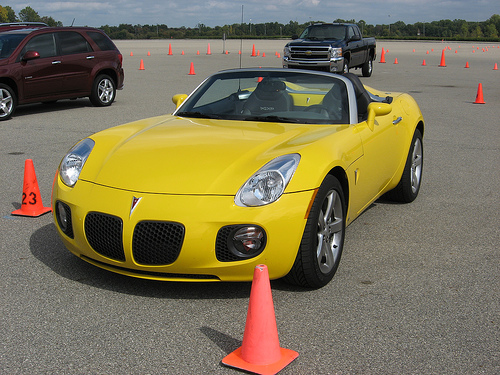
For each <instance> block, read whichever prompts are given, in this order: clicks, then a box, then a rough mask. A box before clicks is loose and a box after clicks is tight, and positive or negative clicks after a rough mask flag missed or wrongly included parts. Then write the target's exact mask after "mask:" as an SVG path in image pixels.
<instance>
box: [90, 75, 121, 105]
mask: <svg viewBox="0 0 500 375" xmlns="http://www.w3.org/2000/svg"><path fill="white" fill-rule="evenodd" d="M115 96H116V84H115V81H113V79H112V78H111V77H110V76H108V75H107V74H101V75H99V76H97V78H96V79H95V80H94V84H93V85H92V92H91V94H90V102H91V103H92V104H93V105H95V106H96V107H107V106H109V105H111V104H112V103H113V102H114V100H115Z"/></svg>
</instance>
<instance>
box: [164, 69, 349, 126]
mask: <svg viewBox="0 0 500 375" xmlns="http://www.w3.org/2000/svg"><path fill="white" fill-rule="evenodd" d="M278 77H288V78H290V79H292V80H293V79H295V80H298V82H300V79H302V80H303V81H302V83H304V82H305V83H309V82H308V77H310V78H311V80H310V81H311V82H313V81H316V82H323V81H324V82H326V84H325V87H326V85H327V84H328V83H331V84H332V85H333V84H334V82H335V83H338V85H339V86H342V85H341V82H342V83H343V85H344V86H342V87H345V90H344V91H345V92H344V94H343V95H346V96H347V97H346V98H345V99H343V100H344V101H345V103H344V105H343V107H344V111H342V113H343V115H342V117H341V118H340V117H337V118H332V117H328V118H325V117H324V116H323V117H320V116H316V115H312V114H308V116H305V115H304V113H301V111H300V107H302V106H300V107H299V109H296V106H295V105H294V106H293V110H292V111H288V112H283V111H276V112H270V113H268V114H262V115H259V116H255V115H253V114H243V112H241V113H242V114H241V115H236V114H235V113H232V114H231V115H230V116H224V115H222V116H221V113H220V112H217V111H215V112H214V111H210V110H206V111H204V110H203V109H202V110H200V109H199V108H201V107H202V106H199V105H197V103H198V102H199V100H200V98H201V97H202V96H203V95H204V94H205V93H206V92H207V90H208V89H209V88H210V87H211V86H212V85H213V83H214V82H216V81H217V80H224V79H234V80H242V79H254V80H256V79H261V80H265V79H269V80H272V79H276V78H278ZM305 83H304V84H305ZM241 89H242V91H240V92H235V93H234V95H237V96H238V98H236V99H237V100H245V99H247V98H248V96H250V95H251V94H252V92H251V91H246V90H243V89H245V87H241ZM286 90H287V92H290V93H291V94H296V95H307V94H308V92H305V93H302V92H300V91H298V92H295V91H294V90H293V89H290V88H289V87H287V88H286ZM323 92H324V93H325V94H326V93H327V91H323ZM229 94H230V93H229V92H228V95H229ZM311 94H318V92H316V93H314V92H313V93H311ZM325 94H323V96H324V95H325ZM320 95H321V94H320ZM355 98H356V96H355V94H354V88H353V85H352V82H351V81H350V80H349V79H347V78H346V77H343V76H342V75H338V74H332V73H327V72H316V71H308V70H299V69H279V68H264V69H262V68H258V69H257V68H243V69H230V70H223V71H220V72H218V73H216V74H213V75H212V76H210V77H208V78H206V79H205V80H204V81H203V82H202V83H201V84H200V85H199V86H198V87H197V88H196V89H195V90H194V91H193V92H192V93H191V94H190V95H189V96H188V97H187V98H186V99H185V100H184V101H183V103H182V104H181V105H180V106H179V107H178V108H177V109H176V110H175V111H174V112H173V115H174V116H179V117H187V118H206V119H217V120H232V121H263V122H264V121H268V122H277V123H301V124H323V125H324V124H344V125H345V124H356V123H357V122H358V121H357V119H358V118H357V105H356V99H355ZM228 99H229V96H227V97H225V98H224V100H226V103H222V102H221V103H220V105H221V106H223V105H225V104H228V103H229V102H227V100H228ZM213 103H215V104H216V102H213ZM312 106H314V105H312ZM315 109H316V108H315ZM303 112H306V111H303ZM311 112H312V111H311ZM238 113H239V112H238ZM290 115H292V116H290ZM339 116H340V115H339Z"/></svg>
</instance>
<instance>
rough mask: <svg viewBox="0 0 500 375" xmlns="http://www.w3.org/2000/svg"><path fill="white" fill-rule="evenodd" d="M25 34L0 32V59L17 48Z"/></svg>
mask: <svg viewBox="0 0 500 375" xmlns="http://www.w3.org/2000/svg"><path fill="white" fill-rule="evenodd" d="M25 37H26V34H25V33H23V34H10V33H8V34H7V33H6V34H3V35H2V34H0V59H6V58H7V57H9V56H10V55H11V54H12V52H14V50H15V49H16V48H17V46H18V45H19V43H21V41H22V40H23V39H24V38H25Z"/></svg>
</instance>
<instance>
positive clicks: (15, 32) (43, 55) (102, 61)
mask: <svg viewBox="0 0 500 375" xmlns="http://www.w3.org/2000/svg"><path fill="white" fill-rule="evenodd" d="M122 61H123V57H122V55H121V54H120V51H118V49H117V48H116V46H115V45H114V43H113V42H112V41H111V40H110V39H109V38H108V36H107V35H106V34H105V33H104V32H102V31H100V30H97V29H93V28H87V27H55V28H52V27H44V26H33V25H24V26H22V25H15V26H10V27H7V26H2V27H0V120H6V119H8V118H10V117H11V116H12V114H13V113H14V111H15V109H16V107H17V106H18V105H19V104H26V103H34V102H53V101H56V100H59V99H73V98H80V97H87V96H88V97H89V98H90V101H91V102H92V104H93V105H95V106H108V105H111V103H113V101H114V99H115V95H116V90H117V89H118V90H120V89H122V88H123V78H124V74H123V67H122Z"/></svg>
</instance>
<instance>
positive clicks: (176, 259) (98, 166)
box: [52, 69, 424, 288]
mask: <svg viewBox="0 0 500 375" xmlns="http://www.w3.org/2000/svg"><path fill="white" fill-rule="evenodd" d="M173 101H174V103H175V104H176V105H177V108H176V110H175V111H174V113H173V114H171V115H164V116H160V117H154V118H149V119H145V120H141V121H136V122H132V123H130V124H126V125H122V126H118V127H114V128H110V129H107V130H104V131H101V132H99V133H96V134H94V135H92V136H90V137H88V138H85V139H83V140H82V141H80V142H79V143H77V144H76V145H75V146H74V147H73V148H72V149H71V150H70V151H69V152H68V154H67V155H66V156H65V157H64V159H63V160H62V161H61V164H60V166H59V170H58V173H57V176H56V179H55V181H54V188H53V195H52V196H53V198H52V207H53V212H54V219H55V223H56V227H57V230H58V232H59V234H60V236H61V238H62V240H63V242H64V244H65V245H66V247H67V248H68V249H69V250H70V251H71V252H72V253H74V254H75V255H77V256H78V257H80V258H81V259H83V260H85V261H87V262H89V263H92V264H94V265H96V266H98V267H101V268H104V269H106V270H109V271H113V272H117V273H120V274H124V275H129V276H134V277H140V278H146V279H154V280H176V281H179V280H182V281H249V280H251V279H252V276H253V270H254V268H255V266H256V265H257V264H266V265H267V266H268V269H269V275H270V277H271V278H272V279H276V278H282V277H283V278H285V280H287V281H289V282H291V283H295V284H299V285H303V286H306V287H312V288H318V287H322V286H324V285H325V284H327V283H328V282H329V281H330V280H331V279H332V277H333V275H334V274H335V272H336V270H337V267H338V265H339V261H340V257H341V254H342V249H343V244H344V233H345V227H346V225H348V224H349V223H350V222H352V221H353V220H354V219H355V218H356V217H357V216H358V215H360V214H361V213H362V212H363V210H364V209H366V208H367V207H368V206H369V205H370V204H371V203H372V202H373V201H374V200H376V199H377V198H379V197H380V196H382V195H383V194H387V196H388V197H390V198H393V199H395V200H398V201H402V202H411V201H413V200H414V199H415V198H416V197H417V194H418V192H419V188H420V184H421V181H422V166H423V144H422V137H423V133H424V120H423V117H422V114H421V112H420V109H419V107H418V105H417V103H416V102H415V101H414V99H413V98H412V97H411V96H409V95H407V94H401V93H383V92H380V91H376V90H374V89H371V88H368V87H366V88H365V87H364V86H363V85H362V84H361V82H360V80H359V78H358V77H357V76H355V75H353V74H345V75H334V74H330V73H321V72H313V71H306V70H291V69H234V70H227V71H222V72H219V73H216V74H214V75H212V76H210V77H209V78H207V79H206V80H205V81H203V83H201V84H200V86H199V87H198V88H197V89H196V90H195V91H194V92H193V93H191V94H190V95H189V96H187V95H175V96H174V98H173Z"/></svg>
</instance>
